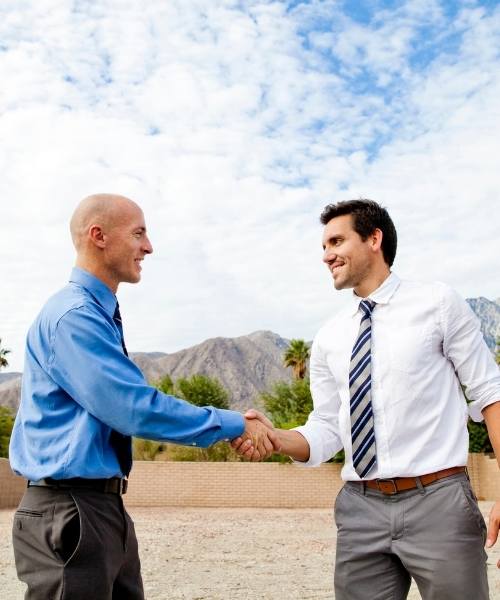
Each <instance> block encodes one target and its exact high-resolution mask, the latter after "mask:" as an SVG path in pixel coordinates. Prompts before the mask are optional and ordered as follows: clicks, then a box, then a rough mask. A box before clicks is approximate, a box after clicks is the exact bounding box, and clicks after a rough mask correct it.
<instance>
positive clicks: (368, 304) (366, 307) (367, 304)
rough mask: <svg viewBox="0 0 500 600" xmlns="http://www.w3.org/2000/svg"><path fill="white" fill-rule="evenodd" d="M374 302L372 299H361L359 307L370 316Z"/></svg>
mask: <svg viewBox="0 0 500 600" xmlns="http://www.w3.org/2000/svg"><path fill="white" fill-rule="evenodd" d="M375 304H376V302H374V301H373V300H361V302H360V303H359V308H360V309H361V310H362V311H363V312H364V313H365V315H366V316H367V317H371V316H372V312H373V309H374V308H375Z"/></svg>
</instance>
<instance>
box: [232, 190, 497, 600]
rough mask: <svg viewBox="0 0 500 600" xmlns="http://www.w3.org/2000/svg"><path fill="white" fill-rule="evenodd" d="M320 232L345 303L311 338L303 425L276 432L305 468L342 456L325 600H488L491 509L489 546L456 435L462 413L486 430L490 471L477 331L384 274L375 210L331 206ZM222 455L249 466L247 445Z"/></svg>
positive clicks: (386, 259)
mask: <svg viewBox="0 0 500 600" xmlns="http://www.w3.org/2000/svg"><path fill="white" fill-rule="evenodd" d="M321 222H322V224H323V225H324V231H323V249H324V256H323V261H324V262H325V264H326V265H327V267H328V269H329V271H330V272H331V274H332V277H333V282H334V285H335V288H336V289H346V288H353V295H352V301H351V303H350V304H349V306H348V307H347V308H346V309H345V310H343V311H341V312H339V314H337V315H336V316H334V317H333V318H332V319H331V320H330V321H328V322H327V323H326V324H325V325H324V326H323V327H322V328H321V330H320V331H319V333H318V334H317V335H316V337H315V339H314V343H313V346H312V350H311V364H310V373H311V392H312V396H313V403H314V408H313V411H312V413H311V414H310V416H309V418H308V421H307V423H306V424H305V425H304V426H302V427H298V428H296V429H295V430H291V431H283V430H277V431H278V436H279V440H280V444H281V449H280V451H281V452H282V453H284V454H288V455H289V456H291V457H292V458H293V459H294V460H295V461H296V462H298V463H300V464H303V465H307V466H316V465H319V464H321V463H322V462H325V461H327V460H328V459H330V458H331V457H332V456H334V455H335V454H336V453H337V452H338V451H339V450H341V449H342V448H343V449H344V451H345V465H344V467H343V469H342V478H343V479H344V481H345V485H344V487H343V488H342V490H341V492H340V493H339V495H338V497H337V499H336V503H335V520H336V524H337V529H338V536H337V554H336V567H335V598H336V600H366V599H367V598H369V599H370V600H386V599H388V598H391V599H392V600H403V599H404V598H406V597H407V594H408V590H409V587H410V581H411V578H412V577H413V578H414V579H415V581H416V583H417V585H418V588H419V590H420V593H421V595H422V598H423V599H424V600H471V599H472V598H474V600H487V599H488V581H487V574H486V553H485V551H484V548H483V546H484V543H485V541H486V543H487V546H492V545H493V544H494V543H495V542H496V539H497V536H498V527H499V522H500V502H497V503H496V504H495V505H494V507H493V509H492V511H491V515H490V525H489V530H488V535H487V538H486V526H485V523H484V520H483V518H482V516H481V513H480V511H479V508H478V505H477V501H476V498H475V496H474V493H473V491H472V488H471V486H470V482H469V479H468V477H467V471H466V464H467V451H468V434H467V424H466V422H467V408H468V411H469V414H470V415H471V416H472V418H473V419H474V420H476V421H481V420H482V419H483V418H484V420H485V421H486V425H487V427H488V432H489V435H490V439H491V442H492V445H493V447H494V449H495V453H496V456H497V459H499V460H500V374H499V370H498V367H497V365H496V364H495V362H494V360H493V357H492V355H491V352H490V351H489V349H488V348H487V346H486V344H485V342H484V340H483V337H482V335H481V332H480V330H479V326H478V322H477V319H476V318H475V316H474V315H473V313H472V311H471V310H470V308H469V306H468V305H467V303H466V302H465V301H464V300H462V298H460V297H459V296H458V294H456V293H455V292H454V291H453V290H452V289H450V288H449V287H448V286H446V285H444V284H442V283H417V282H413V281H406V280H401V279H399V277H398V276H397V275H396V274H395V273H393V272H391V270H390V267H391V265H392V263H393V261H394V257H395V254H396V245H397V236H396V230H395V227H394V224H393V222H392V220H391V218H390V216H389V214H388V212H387V211H386V210H385V209H384V208H382V207H381V206H379V205H378V204H377V203H376V202H373V201H371V200H351V201H348V202H339V203H338V204H331V205H329V206H327V207H326V208H325V210H324V211H323V213H322V215H321ZM461 384H462V385H463V386H465V390H466V394H467V397H468V398H469V399H470V400H471V402H470V404H469V405H468V407H467V404H466V401H465V398H464V395H463V393H462V389H461ZM246 416H247V417H248V416H251V417H253V418H256V419H259V420H261V421H262V422H263V423H264V424H266V425H268V426H269V427H271V426H272V424H271V423H270V421H268V420H267V419H266V417H265V416H264V415H262V414H261V413H258V412H257V411H249V412H248V413H247V415H246ZM233 447H235V448H236V449H237V450H238V452H239V453H240V454H242V455H245V456H247V457H251V456H252V452H253V447H252V444H251V442H250V441H243V440H240V439H237V440H235V441H234V442H233ZM498 566H499V567H500V563H499V565H498Z"/></svg>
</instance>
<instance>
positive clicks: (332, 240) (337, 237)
mask: <svg viewBox="0 0 500 600" xmlns="http://www.w3.org/2000/svg"><path fill="white" fill-rule="evenodd" d="M343 239H344V236H343V235H332V236H331V237H329V238H328V239H327V240H326V241H327V242H330V244H335V242H337V241H338V240H343ZM323 248H326V245H325V244H323Z"/></svg>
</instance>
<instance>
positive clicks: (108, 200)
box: [70, 194, 139, 252]
mask: <svg viewBox="0 0 500 600" xmlns="http://www.w3.org/2000/svg"><path fill="white" fill-rule="evenodd" d="M130 207H135V208H139V207H138V206H137V204H136V203H135V202H133V201H132V200H129V199H128V198H125V196H119V195H116V194H93V195H92V196H87V197H86V198H84V199H83V200H82V201H81V202H80V204H79V205H78V206H77V207H76V209H75V212H74V213H73V216H72V217H71V221H70V231H71V238H72V239H73V244H74V246H75V248H76V250H77V252H78V251H79V250H80V249H81V247H82V244H83V242H84V240H85V239H86V238H87V235H88V232H89V230H90V228H91V227H92V225H98V226H99V227H101V228H102V229H103V230H109V229H110V228H112V227H113V226H114V225H115V224H116V223H118V222H119V221H120V219H121V217H122V214H123V212H124V209H125V210H126V209H127V208H130Z"/></svg>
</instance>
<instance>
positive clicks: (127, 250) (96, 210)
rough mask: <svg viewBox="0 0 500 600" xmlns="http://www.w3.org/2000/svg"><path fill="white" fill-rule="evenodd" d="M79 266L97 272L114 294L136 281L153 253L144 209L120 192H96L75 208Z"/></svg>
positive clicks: (73, 232) (74, 235) (73, 225)
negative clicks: (119, 287)
mask: <svg viewBox="0 0 500 600" xmlns="http://www.w3.org/2000/svg"><path fill="white" fill-rule="evenodd" d="M70 230H71V237H72V238H73V243H74V245H75V248H76V266H77V267H80V268H81V269H84V270H85V271H87V272H89V273H91V274H93V275H95V276H96V277H97V278H98V279H100V280H101V281H102V282H104V283H105V284H106V285H107V286H108V287H109V288H110V289H111V290H112V291H113V292H114V293H116V290H117V288H118V284H119V283H121V282H123V281H126V282H127V283H137V282H138V281H139V280H140V278H141V270H142V267H141V263H142V261H143V260H144V257H145V256H146V255H147V254H151V252H153V247H152V246H151V242H150V241H149V238H148V234H147V231H146V222H145V219H144V214H143V212H142V210H141V208H140V207H139V206H138V205H137V204H136V203H135V202H133V201H132V200H129V198H125V197H124V196H118V195H117V194H94V195H92V196H87V197H86V198H84V199H83V200H82V201H81V202H80V204H79V205H78V206H77V207H76V210H75V212H74V213H73V216H72V217H71V222H70Z"/></svg>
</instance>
